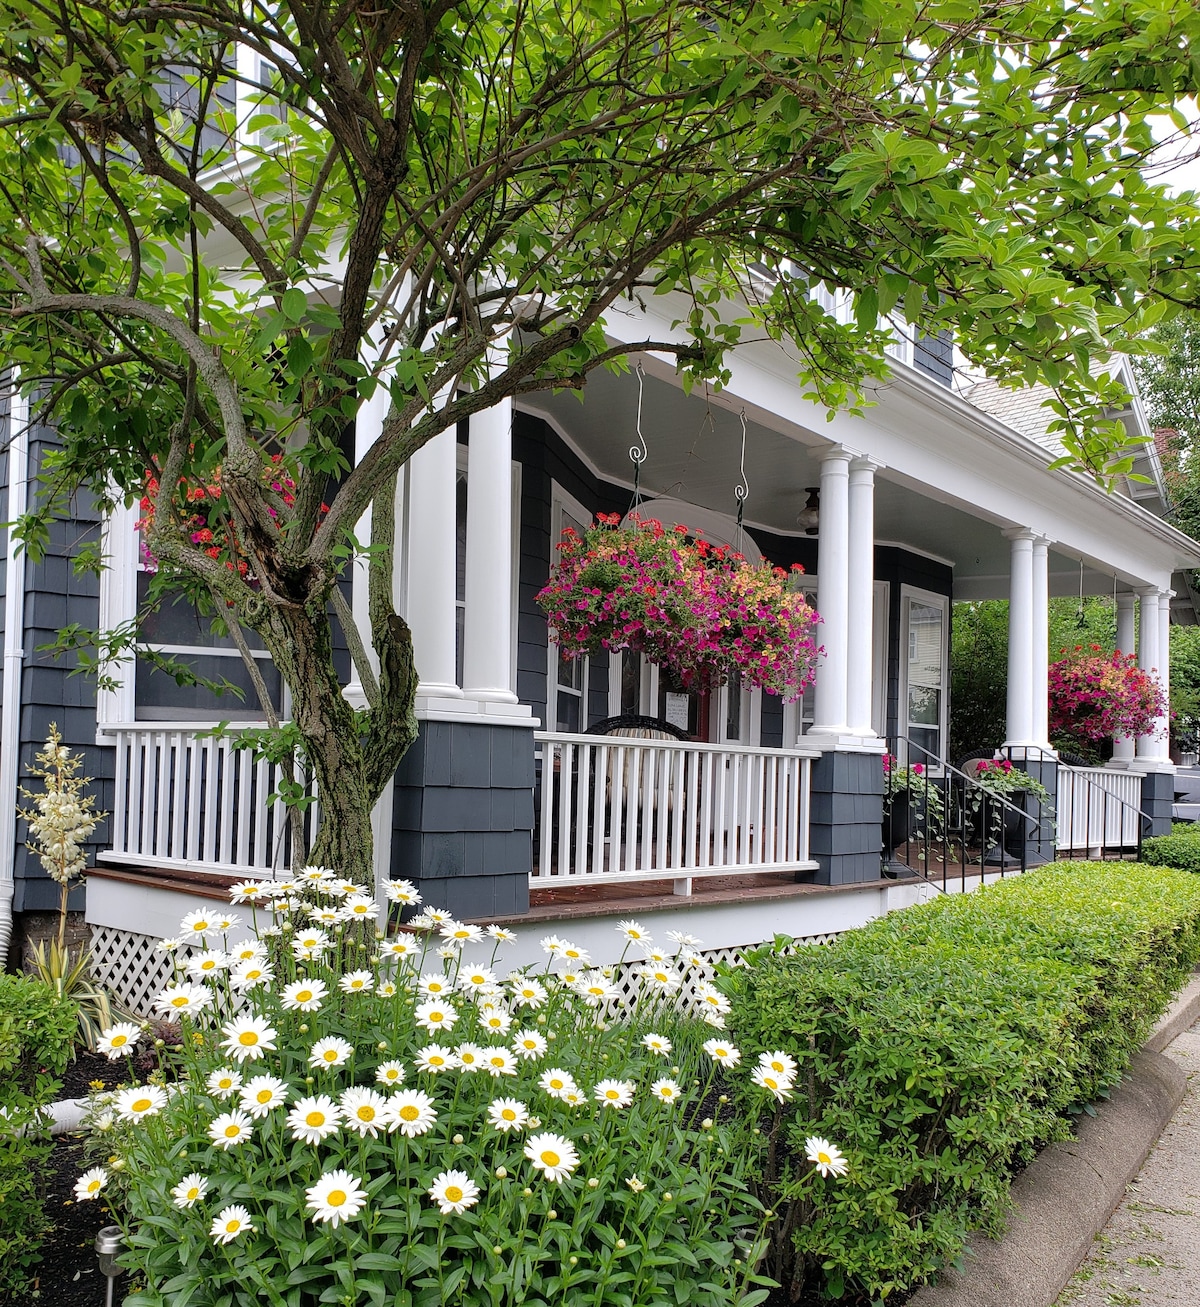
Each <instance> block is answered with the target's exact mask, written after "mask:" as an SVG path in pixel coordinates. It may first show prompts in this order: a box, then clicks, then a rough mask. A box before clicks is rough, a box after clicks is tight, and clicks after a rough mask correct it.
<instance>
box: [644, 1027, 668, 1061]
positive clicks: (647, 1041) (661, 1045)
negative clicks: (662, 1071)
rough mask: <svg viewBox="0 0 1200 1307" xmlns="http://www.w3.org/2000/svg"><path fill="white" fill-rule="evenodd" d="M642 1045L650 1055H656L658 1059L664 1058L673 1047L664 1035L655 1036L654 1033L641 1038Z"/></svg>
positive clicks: (651, 1032)
mask: <svg viewBox="0 0 1200 1307" xmlns="http://www.w3.org/2000/svg"><path fill="white" fill-rule="evenodd" d="M642 1043H643V1044H644V1045H645V1047H646V1048H648V1049H649V1050H650V1051H651V1052H652V1053H657V1054H658V1055H659V1056H660V1057H666V1056H667V1054H668V1053H670V1051H671V1049H672V1048H673V1047H674V1045H673V1044H672V1043H671V1041H670V1040H669V1039H668V1038H667V1037H666V1035H656V1034H655V1033H654V1031H650V1032H649V1033H648V1034H645V1035H643V1036H642Z"/></svg>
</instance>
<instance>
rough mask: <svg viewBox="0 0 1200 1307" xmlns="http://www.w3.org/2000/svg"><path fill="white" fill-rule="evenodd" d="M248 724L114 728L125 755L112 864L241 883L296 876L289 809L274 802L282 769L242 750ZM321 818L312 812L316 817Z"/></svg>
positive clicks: (109, 730) (108, 855)
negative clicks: (290, 871)
mask: <svg viewBox="0 0 1200 1307" xmlns="http://www.w3.org/2000/svg"><path fill="white" fill-rule="evenodd" d="M261 725H265V723H254V722H248V723H246V724H245V726H234V727H226V728H225V731H224V733H223V734H221V735H219V736H214V735H211V734H208V732H211V730H212V729H213V728H212V724H211V723H195V724H193V723H174V722H173V723H171V724H169V725H161V726H160V725H157V724H152V723H145V722H142V723H137V724H136V725H120V726H110V727H106V728H105V730H106V734H107V735H108V736H109V737H110V738H111V739H112V741H113V742H114V743H115V745H116V784H115V795H114V800H113V810H112V816H111V818H110V819H109V822H110V830H111V834H112V848H111V850H109V851H107V852H104V853H101V854H100V855H99V857H100V858H101V859H102V860H103V861H105V862H116V863H130V864H134V865H137V866H143V867H166V868H172V867H174V868H189V869H193V870H195V869H202V870H207V871H220V872H229V873H233V874H238V875H242V874H254V873H256V872H257V873H266V872H271V871H277V870H281V869H283V868H285V867H287V865H288V863H289V861H290V853H291V849H290V847H289V840H288V838H287V820H286V816H287V813H286V809H285V807H284V805H283V804H282V803H280V802H278V801H276V802H274V803H272V802H269V796H270V795H271V794H273V793H274V792H275V791H276V789H277V787H278V784H279V768H278V767H277V766H276V765H275V764H273V763H269V762H266V761H263V760H259V761H255V759H254V758H253V757H252V756H251V754H250V752H249V751H247V750H240V749H237V748H235V739H236V736H237V735H238V734H239V733H240V731H241V730H244V729H249V728H253V727H255V726H261ZM310 813H311V809H310Z"/></svg>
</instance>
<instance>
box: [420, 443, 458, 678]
mask: <svg viewBox="0 0 1200 1307" xmlns="http://www.w3.org/2000/svg"><path fill="white" fill-rule="evenodd" d="M408 466H409V500H408V529H409V538H408V549H407V554H408V614H407V616H408V624H409V626H410V627H412V636H413V653H414V656H415V658H416V664H417V675H418V677H419V678H420V684H419V686H418V690H417V693H418V695H419V696H421V697H422V698H425V699H429V698H437V699H461V698H462V690H461V689H459V686H458V678H457V667H456V658H455V654H456V649H455V620H454V619H455V603H454V588H455V572H456V553H457V549H456V544H455V502H456V490H457V480H458V451H457V441H456V439H455V434H454V428H453V427H451V428H449V429H448V430H446V431H443V432H441V433H440V434H438V435H436V436H434V438H433V439H432V440H431V441H429V442H428V444H426V445H424V446H423V447H422V448H421V449H419V450H417V452H416V453H415V454H414V455H413V456H412V458H411V459H410V460H409V465H408Z"/></svg>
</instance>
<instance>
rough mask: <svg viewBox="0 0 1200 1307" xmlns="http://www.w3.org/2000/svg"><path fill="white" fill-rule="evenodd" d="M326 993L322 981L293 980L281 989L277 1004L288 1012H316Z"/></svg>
mask: <svg viewBox="0 0 1200 1307" xmlns="http://www.w3.org/2000/svg"><path fill="white" fill-rule="evenodd" d="M327 993H328V990H327V989H326V988H325V982H324V981H323V980H293V981H292V983H291V984H290V985H285V986H284V987H283V993H282V995H281V996H280V999H279V1003H280V1006H281V1007H285V1008H287V1009H288V1011H289V1012H317V1011H319V1010H320V1007H321V1000H322V999H323V998H324V997H325V995H326V994H327Z"/></svg>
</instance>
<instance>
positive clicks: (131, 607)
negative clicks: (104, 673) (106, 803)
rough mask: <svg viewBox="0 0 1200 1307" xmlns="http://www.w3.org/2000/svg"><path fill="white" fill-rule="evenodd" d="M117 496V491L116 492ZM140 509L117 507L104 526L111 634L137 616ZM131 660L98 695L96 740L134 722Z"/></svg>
mask: <svg viewBox="0 0 1200 1307" xmlns="http://www.w3.org/2000/svg"><path fill="white" fill-rule="evenodd" d="M114 493H115V489H114ZM138 516H139V513H138V506H137V505H136V504H133V505H132V506H130V507H126V506H125V505H124V504H118V505H117V507H116V508H114V509H113V510H112V511H111V512H110V513H108V514H107V515H106V516H105V518H104V522H103V524H102V526H101V531H100V536H101V543H100V549H101V556H102V557H103V559H104V570H103V571H102V572H101V573H100V612H99V616H100V623H99V624H100V629H101V630H102V631H111V630H113V629H114V628H115V627H118V626H121V625H122V624H123V623H125V622H128V621H131V620H132V619H133V618H134V617H136V616H137V575H138V531H137V522H138ZM134 663H135V660H134V659H133V658H132V657H129V658H123V659H122V660H121V661H120V663H118V664H117V665H116V666H115V667H113V668H111V669H110V675H111V676H112V677H113V678H114V679H115V680H116V681H117V682H118V684H117V687H116V688H115V689H112V690H99V691H98V692H97V694H96V740H97V743H100V744H108V743H111V741H110V739H109V737H108V732H107V728H108V727H110V726H116V725H118V724H121V723H126V722H132V721H133V720H134V713H135V708H134V683H133V678H134V672H135V666H134Z"/></svg>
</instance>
